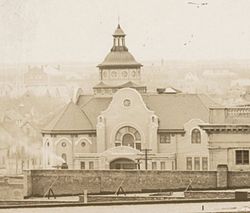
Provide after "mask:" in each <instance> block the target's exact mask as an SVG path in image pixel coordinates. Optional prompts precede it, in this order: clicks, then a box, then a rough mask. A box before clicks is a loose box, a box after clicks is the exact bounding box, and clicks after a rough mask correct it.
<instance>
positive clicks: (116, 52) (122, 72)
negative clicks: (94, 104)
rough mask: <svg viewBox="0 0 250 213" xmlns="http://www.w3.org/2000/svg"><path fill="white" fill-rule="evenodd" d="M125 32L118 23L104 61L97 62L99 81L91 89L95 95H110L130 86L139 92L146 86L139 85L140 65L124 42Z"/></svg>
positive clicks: (143, 91)
mask: <svg viewBox="0 0 250 213" xmlns="http://www.w3.org/2000/svg"><path fill="white" fill-rule="evenodd" d="M125 37H126V34H125V33H124V31H123V30H122V28H121V26H120V24H118V26H117V28H116V30H115V32H114V34H113V47H112V48H111V50H110V52H109V53H108V55H107V56H106V57H105V59H104V61H103V62H102V63H101V64H99V65H98V66H97V67H98V68H99V75H100V76H99V79H100V83H99V84H97V85H96V86H95V87H94V88H93V89H94V92H95V94H97V95H112V94H113V93H114V92H116V91H117V90H118V89H120V88H124V87H131V88H135V89H137V90H138V91H139V92H141V93H145V92H146V87H145V86H141V67H142V65H141V64H140V63H138V62H137V61H136V60H135V58H134V56H133V55H132V54H131V53H130V52H129V51H128V48H127V47H126V44H125Z"/></svg>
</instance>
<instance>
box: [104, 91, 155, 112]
mask: <svg viewBox="0 0 250 213" xmlns="http://www.w3.org/2000/svg"><path fill="white" fill-rule="evenodd" d="M126 90H127V91H129V92H133V93H134V94H136V96H137V97H138V99H139V100H140V102H141V104H142V106H143V107H144V109H145V110H146V111H147V112H149V113H152V114H155V112H154V111H151V110H149V109H148V108H147V106H146V104H145V102H144V101H143V98H142V96H141V94H140V93H139V92H138V91H137V90H136V89H132V88H122V89H119V90H118V91H117V92H116V93H115V94H114V96H113V98H112V101H111V102H110V104H109V106H108V108H107V109H105V110H104V111H102V112H101V115H103V114H104V113H108V112H109V111H110V110H111V107H112V105H113V103H114V100H115V99H116V97H117V96H118V97H119V96H120V93H123V91H126ZM124 99H130V97H124ZM131 104H132V105H131V106H130V107H132V106H133V103H132V102H131ZM122 105H123V103H122ZM126 108H127V107H126ZM128 108H129V107H128Z"/></svg>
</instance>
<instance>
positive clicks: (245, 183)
mask: <svg viewBox="0 0 250 213" xmlns="http://www.w3.org/2000/svg"><path fill="white" fill-rule="evenodd" d="M228 187H229V188H249V187H250V172H249V171H248V172H243V171H242V172H241V171H239V172H228Z"/></svg>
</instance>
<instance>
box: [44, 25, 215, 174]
mask: <svg viewBox="0 0 250 213" xmlns="http://www.w3.org/2000/svg"><path fill="white" fill-rule="evenodd" d="M125 36H126V35H125V33H124V31H123V30H122V28H121V27H120V25H118V27H117V28H116V30H115V32H114V34H113V46H112V48H111V51H110V52H109V53H108V55H107V56H106V57H105V59H104V61H103V62H102V63H100V64H99V65H98V66H97V67H98V69H99V77H100V78H99V79H100V82H99V83H98V84H97V85H95V86H93V94H91V95H87V94H86V95H79V96H78V97H77V100H76V101H74V102H72V101H71V102H70V103H68V104H67V106H66V107H65V108H64V109H63V110H62V111H61V112H60V113H59V114H57V115H56V116H55V117H54V118H53V119H52V120H51V121H50V122H49V123H48V124H47V126H45V127H44V128H43V129H42V135H43V168H44V169H52V168H56V167H58V166H61V165H62V163H64V164H65V163H66V165H67V167H68V168H69V169H100V170H107V169H142V170H144V169H148V170H196V171H202V170H210V169H213V168H211V166H210V163H209V162H210V161H209V149H208V134H207V130H206V129H205V130H204V128H205V127H204V125H205V124H208V122H209V108H211V107H216V106H217V104H216V103H214V102H213V101H212V100H211V99H210V98H209V97H207V96H206V95H200V94H184V93H182V92H181V91H178V90H174V89H172V90H171V91H168V90H162V89H157V90H156V91H155V92H148V91H147V85H146V84H145V82H142V80H141V76H142V75H143V69H142V64H140V63H139V62H137V61H136V59H135V58H134V56H133V55H132V54H131V53H130V52H129V51H128V48H127V46H126V43H125ZM202 125H203V126H202ZM201 126H202V127H201Z"/></svg>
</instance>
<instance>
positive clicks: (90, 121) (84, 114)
mask: <svg viewBox="0 0 250 213" xmlns="http://www.w3.org/2000/svg"><path fill="white" fill-rule="evenodd" d="M79 109H80V110H81V112H82V113H83V114H84V115H85V116H86V118H87V119H88V121H89V123H90V124H91V127H92V128H93V129H94V125H93V124H92V122H91V120H90V119H89V117H88V116H87V114H86V113H85V111H84V110H82V109H81V108H80V107H79Z"/></svg>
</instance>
